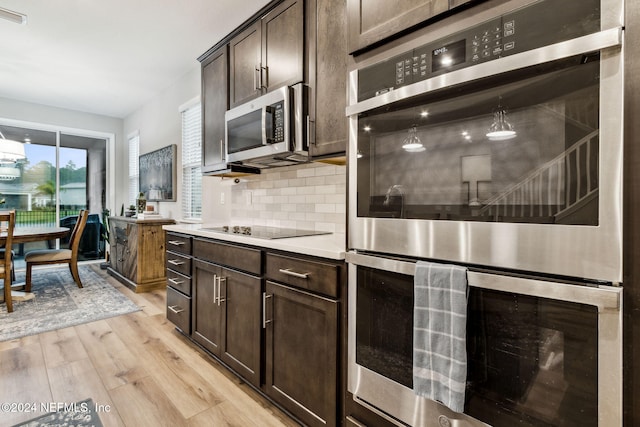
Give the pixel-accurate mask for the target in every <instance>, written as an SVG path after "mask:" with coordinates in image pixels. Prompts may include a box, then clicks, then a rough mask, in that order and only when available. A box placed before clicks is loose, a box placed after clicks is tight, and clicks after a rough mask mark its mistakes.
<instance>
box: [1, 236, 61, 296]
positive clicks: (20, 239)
mask: <svg viewBox="0 0 640 427" xmlns="http://www.w3.org/2000/svg"><path fill="white" fill-rule="evenodd" d="M67 234H69V228H68V227H48V226H38V227H16V228H15V229H14V231H13V241H12V246H13V245H19V244H24V243H30V242H40V241H50V240H55V239H59V238H62V237H64V236H66V235H67ZM6 240H7V232H6V230H0V246H4V244H5V242H6ZM21 287H24V283H14V284H12V285H11V288H12V289H11V299H12V300H13V301H27V300H30V299H32V298H34V294H33V293H31V292H23V291H19V290H14V289H13V288H21ZM0 297H1V295H0Z"/></svg>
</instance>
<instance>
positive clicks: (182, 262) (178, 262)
mask: <svg viewBox="0 0 640 427" xmlns="http://www.w3.org/2000/svg"><path fill="white" fill-rule="evenodd" d="M167 262H168V263H169V264H171V265H182V264H184V261H179V260H175V259H170V260H167Z"/></svg>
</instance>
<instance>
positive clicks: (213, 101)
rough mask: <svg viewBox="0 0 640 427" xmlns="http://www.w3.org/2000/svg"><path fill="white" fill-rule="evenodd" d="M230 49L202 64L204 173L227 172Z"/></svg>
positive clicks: (211, 56)
mask: <svg viewBox="0 0 640 427" xmlns="http://www.w3.org/2000/svg"><path fill="white" fill-rule="evenodd" d="M227 49H228V48H227V46H226V45H225V46H222V47H221V48H219V49H218V50H216V51H215V52H213V53H212V54H211V55H209V56H208V57H207V59H205V60H204V61H203V62H202V173H203V174H210V173H213V172H216V171H220V170H224V169H226V167H227V165H226V159H225V155H226V154H225V146H224V141H225V123H224V113H225V111H227V109H228V108H229V94H228V84H229V65H228V53H227Z"/></svg>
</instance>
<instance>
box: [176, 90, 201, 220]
mask: <svg viewBox="0 0 640 427" xmlns="http://www.w3.org/2000/svg"><path fill="white" fill-rule="evenodd" d="M178 110H179V112H180V120H181V129H182V144H181V145H182V160H181V162H182V188H181V190H182V191H181V193H182V218H183V219H185V220H200V219H201V218H202V108H201V104H200V97H199V96H197V97H195V98H193V99H191V100H189V101H188V102H186V103H184V104H183V105H181V106H180V107H179V109H178Z"/></svg>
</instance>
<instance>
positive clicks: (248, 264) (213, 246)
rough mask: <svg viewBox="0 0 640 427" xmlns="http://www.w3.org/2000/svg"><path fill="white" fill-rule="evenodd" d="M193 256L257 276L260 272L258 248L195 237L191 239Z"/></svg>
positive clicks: (259, 252)
mask: <svg viewBox="0 0 640 427" xmlns="http://www.w3.org/2000/svg"><path fill="white" fill-rule="evenodd" d="M193 256H194V257H195V258H198V259H201V260H204V261H209V262H212V263H214V264H219V265H224V266H226V267H232V268H236V269H238V270H242V271H247V272H249V273H253V274H256V275H258V276H259V275H261V273H262V252H261V251H260V250H259V249H253V248H246V247H242V246H236V245H229V244H226V243H222V242H219V241H216V240H208V239H198V238H196V239H193Z"/></svg>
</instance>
